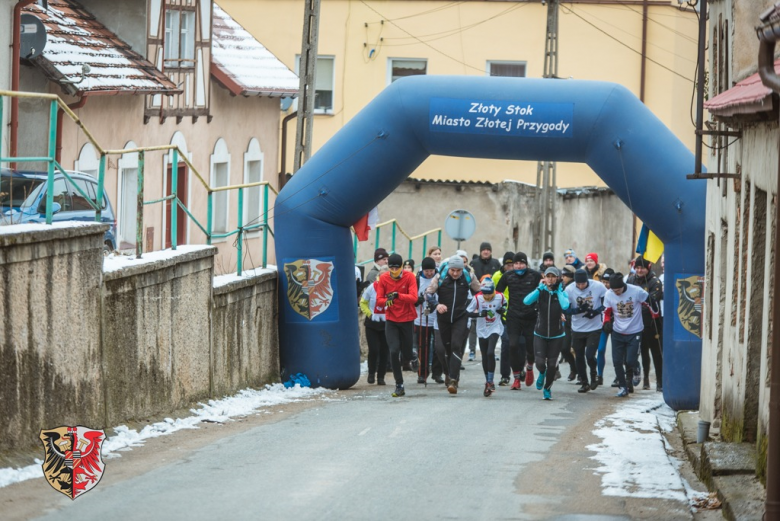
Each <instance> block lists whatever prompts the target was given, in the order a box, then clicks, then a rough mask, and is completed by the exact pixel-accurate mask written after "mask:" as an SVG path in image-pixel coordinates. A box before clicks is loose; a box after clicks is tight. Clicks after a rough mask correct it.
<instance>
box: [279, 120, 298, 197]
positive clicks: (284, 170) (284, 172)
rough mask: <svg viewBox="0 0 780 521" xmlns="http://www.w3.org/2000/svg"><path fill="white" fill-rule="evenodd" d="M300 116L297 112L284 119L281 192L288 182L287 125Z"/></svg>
mask: <svg viewBox="0 0 780 521" xmlns="http://www.w3.org/2000/svg"><path fill="white" fill-rule="evenodd" d="M297 116H298V111H297V110H296V111H295V112H293V113H292V114H289V115H287V116H285V117H284V119H283V120H282V150H281V154H280V155H281V160H280V163H281V167H282V168H281V170H280V172H279V181H278V185H279V190H281V189H282V188H284V184H285V183H286V182H287V123H289V122H290V121H291V120H292V119H293V118H295V117H297Z"/></svg>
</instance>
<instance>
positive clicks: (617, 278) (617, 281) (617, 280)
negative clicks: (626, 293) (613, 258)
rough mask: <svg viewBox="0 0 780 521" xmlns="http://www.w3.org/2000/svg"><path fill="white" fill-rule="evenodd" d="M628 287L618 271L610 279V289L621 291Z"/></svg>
mask: <svg viewBox="0 0 780 521" xmlns="http://www.w3.org/2000/svg"><path fill="white" fill-rule="evenodd" d="M625 285H626V283H625V281H623V274H622V273H620V272H619V271H616V272H615V273H613V274H612V275H611V276H610V277H609V287H610V289H620V288H622V287H624V286H625Z"/></svg>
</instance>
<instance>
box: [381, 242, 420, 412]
mask: <svg viewBox="0 0 780 521" xmlns="http://www.w3.org/2000/svg"><path fill="white" fill-rule="evenodd" d="M403 263H404V261H403V259H402V258H401V256H400V255H398V254H397V253H394V254H392V255H390V257H389V258H388V261H387V266H388V272H387V273H383V274H382V275H380V277H379V280H378V282H377V285H376V305H377V306H383V307H384V308H385V337H386V338H387V345H388V347H389V348H390V364H391V365H392V368H393V377H394V378H395V391H394V392H393V397H396V398H397V397H399V396H404V395H405V394H406V392H405V390H404V375H403V370H402V361H401V357H402V356H403V358H404V360H407V361H410V362H411V363H412V368H413V369H414V370H416V369H417V367H416V365H417V358H416V357H415V356H414V351H413V350H412V346H413V345H414V344H413V340H412V336H413V332H414V319H415V318H416V317H417V312H416V311H415V309H414V308H415V306H416V305H417V279H416V277H415V276H414V273H412V272H410V271H404V269H403Z"/></svg>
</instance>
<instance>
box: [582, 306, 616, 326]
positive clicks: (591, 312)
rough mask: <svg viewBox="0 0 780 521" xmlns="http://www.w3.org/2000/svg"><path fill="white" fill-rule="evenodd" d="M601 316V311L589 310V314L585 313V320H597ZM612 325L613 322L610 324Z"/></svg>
mask: <svg viewBox="0 0 780 521" xmlns="http://www.w3.org/2000/svg"><path fill="white" fill-rule="evenodd" d="M599 315H601V312H599V311H593V310H592V309H591V310H588V312H587V313H585V318H595V317H597V316H599ZM610 324H611V322H610Z"/></svg>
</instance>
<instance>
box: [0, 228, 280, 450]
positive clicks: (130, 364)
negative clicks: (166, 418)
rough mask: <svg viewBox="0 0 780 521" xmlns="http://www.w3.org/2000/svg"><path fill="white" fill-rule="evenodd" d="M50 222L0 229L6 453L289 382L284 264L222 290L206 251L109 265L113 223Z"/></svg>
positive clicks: (0, 394) (0, 383)
mask: <svg viewBox="0 0 780 521" xmlns="http://www.w3.org/2000/svg"><path fill="white" fill-rule="evenodd" d="M68 226H70V227H68ZM40 228H43V231H36V232H30V231H24V230H29V225H22V226H5V227H0V276H1V277H2V283H0V316H2V321H3V322H2V330H1V331H2V333H0V339H1V342H2V344H1V346H0V347H1V348H0V417H2V418H3V419H4V420H3V422H0V435H2V436H3V440H4V448H5V449H7V450H13V449H19V448H29V447H31V446H33V445H35V444H37V443H38V441H37V439H38V433H39V431H40V429H42V428H49V427H54V426H59V425H87V426H90V427H95V428H109V427H115V426H116V425H119V424H121V423H123V422H126V421H128V420H144V419H149V418H152V417H155V416H158V415H162V414H169V413H171V412H173V411H174V410H176V409H180V408H184V407H187V406H189V405H192V404H193V403H195V402H196V401H199V400H204V399H207V398H218V397H222V396H224V395H226V394H232V393H234V392H235V391H237V390H239V389H242V388H246V387H260V386H262V385H264V384H266V383H271V382H274V381H278V380H279V354H278V350H279V349H278V330H277V312H276V282H277V279H276V273H275V272H265V273H262V274H258V275H251V276H250V275H247V276H246V277H244V278H242V279H239V280H236V281H234V282H230V283H228V284H222V285H219V286H218V287H214V257H215V254H216V248H211V247H204V248H202V249H190V250H189V251H180V252H179V253H178V254H175V255H166V256H162V258H160V259H158V260H154V259H153V258H146V259H145V260H144V261H142V262H138V263H133V265H132V266H131V267H129V268H123V269H121V270H118V271H106V272H105V273H104V271H103V269H104V268H103V249H102V248H103V246H102V242H103V234H104V232H105V229H106V226H105V225H102V224H82V225H81V226H75V227H73V226H71V223H63V224H62V225H56V226H53V227H46V226H44V225H40Z"/></svg>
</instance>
